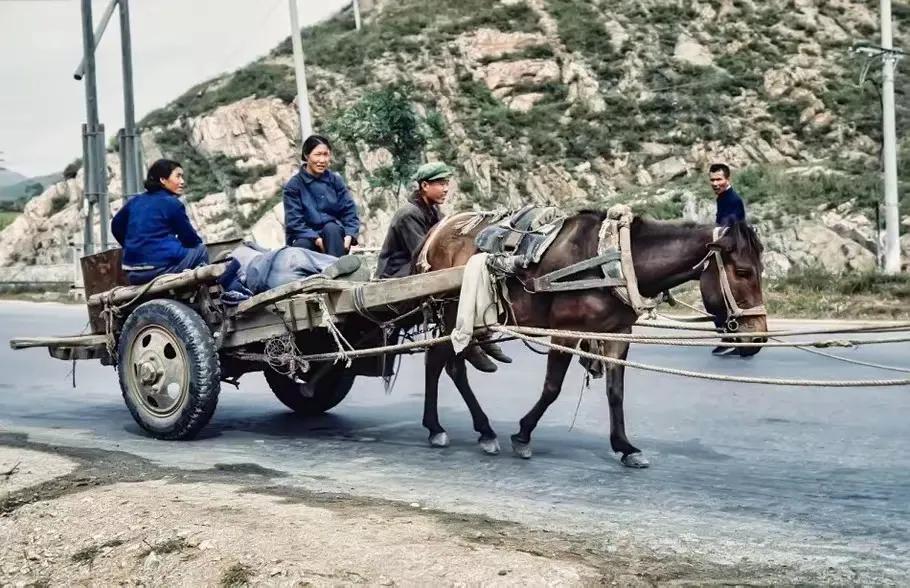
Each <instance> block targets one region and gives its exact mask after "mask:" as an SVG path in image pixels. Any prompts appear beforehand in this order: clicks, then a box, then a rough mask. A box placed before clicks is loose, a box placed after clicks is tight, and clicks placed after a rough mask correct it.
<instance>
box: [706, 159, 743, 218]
mask: <svg viewBox="0 0 910 588" xmlns="http://www.w3.org/2000/svg"><path fill="white" fill-rule="evenodd" d="M708 179H709V180H710V182H711V189H712V190H714V195H715V196H716V197H717V214H716V215H715V217H714V223H715V224H716V225H717V226H718V227H729V226H731V225H735V224H736V223H739V222H745V220H746V206H745V204H744V203H743V199H742V198H741V197H740V196H739V194H738V193H737V192H736V190H734V189H733V186H732V184H730V167H729V166H728V165H727V164H725V163H714V164H712V165H711V167H710V168H708Z"/></svg>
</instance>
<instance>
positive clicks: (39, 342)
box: [9, 335, 107, 349]
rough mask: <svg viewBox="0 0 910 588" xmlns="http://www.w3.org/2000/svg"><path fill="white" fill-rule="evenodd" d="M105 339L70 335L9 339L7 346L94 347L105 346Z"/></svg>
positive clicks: (18, 347) (96, 336)
mask: <svg viewBox="0 0 910 588" xmlns="http://www.w3.org/2000/svg"><path fill="white" fill-rule="evenodd" d="M106 344H107V337H106V336H104V335H72V336H68V337H19V338H17V339H11V340H10V342H9V346H10V347H11V348H12V349H28V348H30V347H96V346H98V345H106Z"/></svg>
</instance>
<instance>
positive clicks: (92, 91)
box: [82, 0, 103, 255]
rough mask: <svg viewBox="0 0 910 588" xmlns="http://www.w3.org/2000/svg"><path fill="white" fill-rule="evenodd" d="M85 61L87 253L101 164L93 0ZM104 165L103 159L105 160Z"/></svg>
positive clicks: (87, 7)
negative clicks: (98, 143)
mask: <svg viewBox="0 0 910 588" xmlns="http://www.w3.org/2000/svg"><path fill="white" fill-rule="evenodd" d="M82 51H83V53H82V62H83V64H84V65H85V81H84V82H83V83H84V84H85V110H86V120H87V122H86V124H85V125H84V126H83V127H82V132H83V139H82V152H83V158H82V161H83V163H82V165H83V167H84V170H85V171H84V174H83V182H84V183H83V186H84V188H83V192H84V193H85V201H86V218H85V227H84V229H83V230H84V235H83V243H85V254H86V255H91V254H92V253H94V236H93V234H92V227H93V225H94V214H93V213H94V205H95V202H97V198H98V193H97V186H98V181H97V179H96V178H97V176H98V170H99V168H100V166H99V165H98V162H97V161H96V159H97V158H98V150H97V149H96V148H95V141H96V140H97V135H96V132H97V129H98V93H97V88H96V86H95V33H94V31H92V0H82ZM102 165H103V163H102Z"/></svg>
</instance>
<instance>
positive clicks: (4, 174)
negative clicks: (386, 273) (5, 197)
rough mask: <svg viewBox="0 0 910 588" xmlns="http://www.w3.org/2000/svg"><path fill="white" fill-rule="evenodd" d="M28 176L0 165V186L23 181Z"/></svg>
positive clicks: (3, 186)
mask: <svg viewBox="0 0 910 588" xmlns="http://www.w3.org/2000/svg"><path fill="white" fill-rule="evenodd" d="M27 179H28V178H27V177H25V176H23V175H22V174H19V173H16V172H14V171H13V170H11V169H6V168H5V167H0V188H5V187H7V186H12V185H13V184H18V183H19V182H24V181H25V180H27Z"/></svg>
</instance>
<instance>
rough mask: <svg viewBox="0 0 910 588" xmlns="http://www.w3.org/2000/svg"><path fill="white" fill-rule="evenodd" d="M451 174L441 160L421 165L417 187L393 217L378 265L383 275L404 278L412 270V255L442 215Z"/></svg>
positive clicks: (415, 175)
mask: <svg viewBox="0 0 910 588" xmlns="http://www.w3.org/2000/svg"><path fill="white" fill-rule="evenodd" d="M451 177H452V169H451V168H450V167H449V166H447V165H446V164H444V163H442V162H441V161H435V162H432V163H425V164H423V165H421V166H420V167H419V168H418V169H417V173H416V174H414V181H416V182H417V189H416V190H415V191H414V193H413V194H412V195H411V197H410V199H409V200H408V202H407V203H406V204H405V205H404V206H402V207H401V208H399V209H398V211H397V212H396V213H395V216H394V217H392V223H391V224H390V225H389V232H388V234H386V238H385V242H383V244H382V251H381V252H380V253H379V265H378V266H377V273H378V275H379V277H380V279H383V278H400V277H402V276H406V275H408V274H410V273H411V259H412V258H413V257H414V255H415V254H416V253H417V248H418V247H420V244H421V243H423V239H424V237H426V236H427V233H429V232H430V229H431V228H432V227H433V225H435V224H436V223H438V222H439V220H440V219H441V218H442V214H441V213H440V212H439V205H440V204H442V203H443V202H445V201H446V196H448V195H449V178H451Z"/></svg>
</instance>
